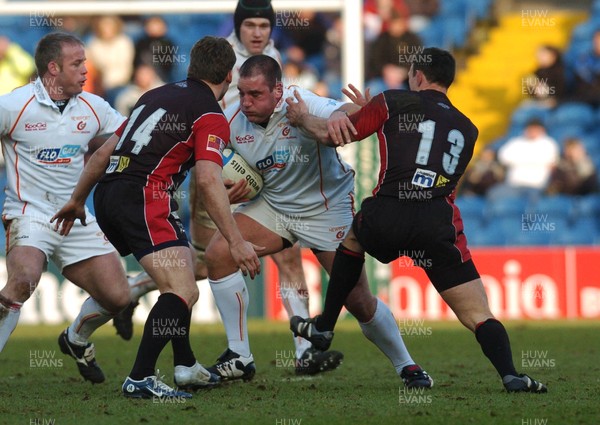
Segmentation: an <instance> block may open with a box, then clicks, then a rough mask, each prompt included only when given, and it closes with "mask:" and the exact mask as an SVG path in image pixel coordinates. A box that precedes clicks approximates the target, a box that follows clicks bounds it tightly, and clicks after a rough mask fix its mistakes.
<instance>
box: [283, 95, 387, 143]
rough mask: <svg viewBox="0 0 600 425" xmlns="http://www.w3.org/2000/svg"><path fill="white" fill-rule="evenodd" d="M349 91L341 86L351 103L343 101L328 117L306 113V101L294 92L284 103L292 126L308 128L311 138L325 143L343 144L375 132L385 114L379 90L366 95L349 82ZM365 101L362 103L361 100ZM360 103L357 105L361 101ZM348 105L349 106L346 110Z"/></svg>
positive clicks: (382, 97)
mask: <svg viewBox="0 0 600 425" xmlns="http://www.w3.org/2000/svg"><path fill="white" fill-rule="evenodd" d="M350 88H351V89H352V91H353V93H350V92H349V91H348V90H344V93H345V94H346V95H347V96H348V97H350V99H352V100H353V101H354V102H355V103H346V104H344V105H343V106H342V107H340V108H339V109H338V110H336V111H334V112H333V113H332V114H331V115H330V116H329V118H328V119H324V118H320V117H316V116H314V115H311V114H309V113H308V109H307V107H306V104H305V103H304V101H303V100H302V98H301V97H299V96H296V100H297V101H294V100H293V99H292V98H288V99H286V102H287V104H288V107H287V115H286V116H287V117H288V119H289V120H290V123H292V125H295V126H302V127H303V128H304V129H305V130H307V131H310V132H311V134H313V135H314V136H315V139H316V140H317V141H319V142H320V143H322V144H324V145H327V146H344V145H347V144H349V143H352V142H355V141H357V140H363V139H364V138H365V137H367V136H369V135H371V134H373V133H375V132H376V131H377V130H378V129H379V128H380V127H381V126H382V125H383V123H384V122H385V121H386V119H387V116H388V110H387V105H386V102H385V97H384V94H383V93H380V94H378V95H377V96H375V97H373V98H370V95H369V92H368V91H367V94H366V96H363V95H362V93H361V92H360V91H359V90H358V89H356V88H355V87H354V86H350ZM365 102H366V103H365ZM363 104H364V106H362V107H360V106H359V105H363ZM348 108H351V109H350V111H351V112H350V111H349V110H348Z"/></svg>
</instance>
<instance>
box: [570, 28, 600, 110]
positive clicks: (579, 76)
mask: <svg viewBox="0 0 600 425" xmlns="http://www.w3.org/2000/svg"><path fill="white" fill-rule="evenodd" d="M592 46H593V47H592V50H591V51H589V52H588V53H586V54H584V55H582V56H581V57H579V58H578V60H577V61H576V62H575V69H574V71H575V96H574V97H575V99H574V100H578V101H581V102H586V103H589V104H591V105H593V106H598V105H599V104H600V30H598V31H596V32H595V33H594V37H593V43H592Z"/></svg>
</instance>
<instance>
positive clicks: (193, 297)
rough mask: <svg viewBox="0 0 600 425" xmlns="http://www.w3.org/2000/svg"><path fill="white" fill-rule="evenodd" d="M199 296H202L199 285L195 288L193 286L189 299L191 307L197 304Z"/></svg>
mask: <svg viewBox="0 0 600 425" xmlns="http://www.w3.org/2000/svg"><path fill="white" fill-rule="evenodd" d="M198 298H200V291H199V290H198V286H196V285H195V286H194V287H193V288H191V291H190V294H189V299H188V306H189V308H190V309H191V308H192V306H193V305H194V304H196V302H197V301H198Z"/></svg>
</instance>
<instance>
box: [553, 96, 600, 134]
mask: <svg viewBox="0 0 600 425" xmlns="http://www.w3.org/2000/svg"><path fill="white" fill-rule="evenodd" d="M548 124H550V125H552V127H565V126H567V127H581V128H583V129H591V128H593V126H594V125H595V124H596V117H595V113H594V109H593V108H592V107H591V106H590V105H587V104H585V103H579V102H568V103H563V104H561V105H559V106H558V107H557V108H556V109H555V110H554V111H553V112H552V114H551V115H550V117H549V120H548Z"/></svg>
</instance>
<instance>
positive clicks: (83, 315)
mask: <svg viewBox="0 0 600 425" xmlns="http://www.w3.org/2000/svg"><path fill="white" fill-rule="evenodd" d="M113 317H114V315H113V314H111V313H110V312H109V311H108V310H105V309H104V308H102V306H101V305H100V304H98V302H97V301H96V300H95V299H93V298H92V297H88V298H87V299H86V300H85V301H84V302H83V305H82V306H81V310H80V311H79V314H78V315H77V317H76V318H75V320H74V321H73V323H71V326H69V332H68V333H67V336H68V339H69V342H71V343H73V344H75V345H81V346H85V345H87V343H88V338H89V337H90V335H91V334H92V333H94V331H95V330H96V329H98V328H99V327H100V326H102V325H103V324H105V323H106V322H108V321H109V320H110V319H112V318H113Z"/></svg>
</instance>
